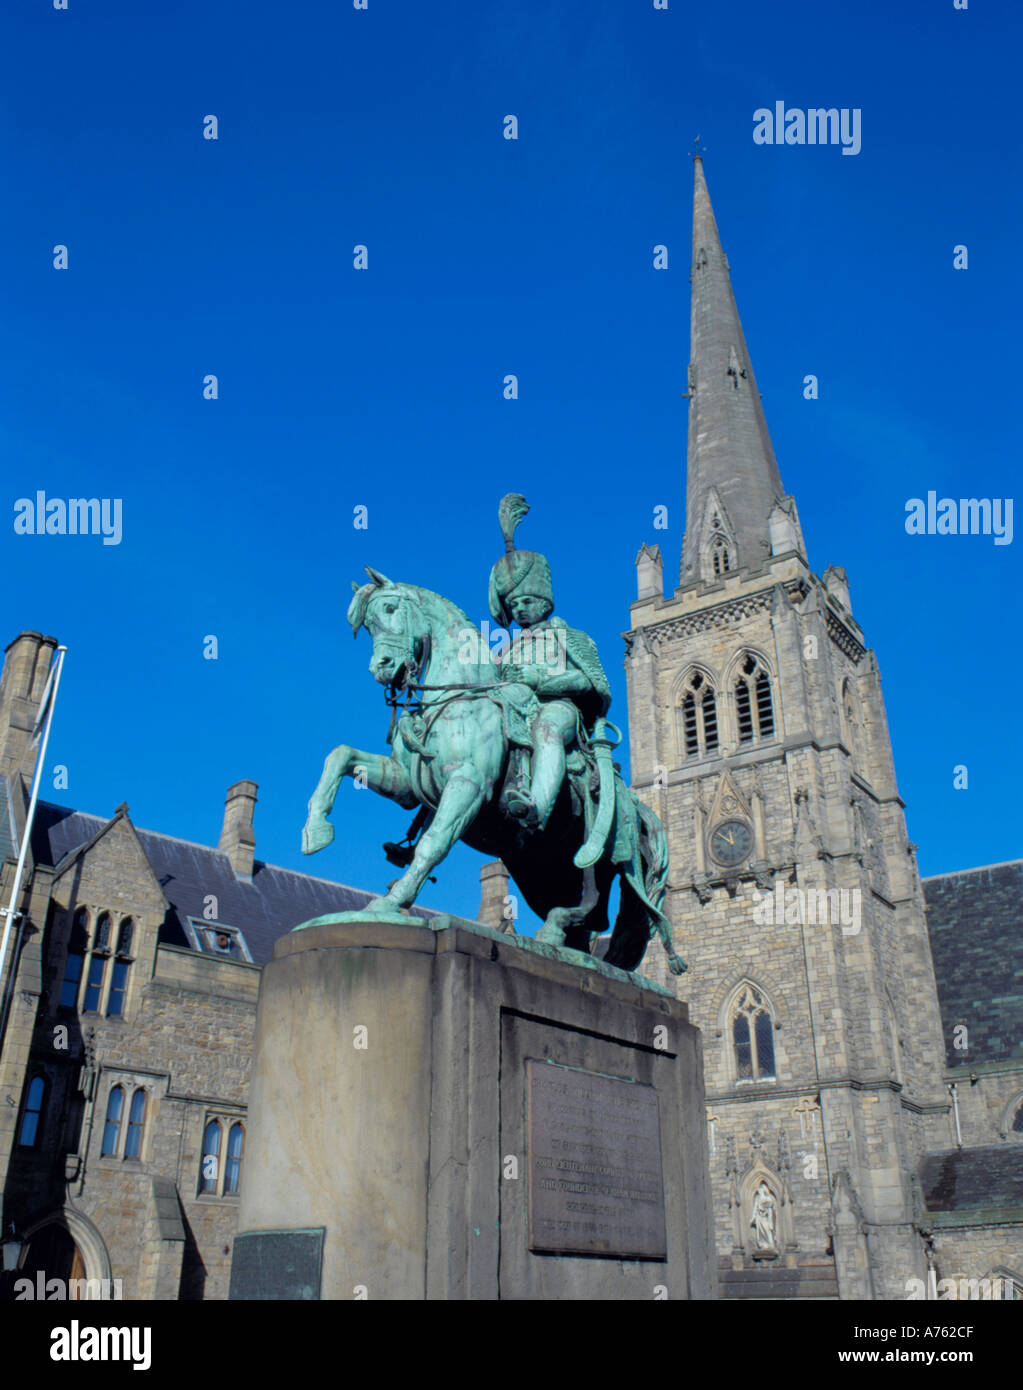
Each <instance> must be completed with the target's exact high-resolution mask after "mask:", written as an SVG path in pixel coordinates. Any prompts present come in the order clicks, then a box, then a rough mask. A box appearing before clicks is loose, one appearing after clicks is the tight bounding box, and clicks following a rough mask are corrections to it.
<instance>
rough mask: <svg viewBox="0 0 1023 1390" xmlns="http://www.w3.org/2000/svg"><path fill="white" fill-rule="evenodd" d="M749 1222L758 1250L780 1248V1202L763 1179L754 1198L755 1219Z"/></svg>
mask: <svg viewBox="0 0 1023 1390" xmlns="http://www.w3.org/2000/svg"><path fill="white" fill-rule="evenodd" d="M749 1224H750V1226H751V1227H752V1228H753V1239H754V1241H755V1243H756V1247H757V1249H758V1250H777V1249H778V1203H777V1202H776V1201H775V1198H774V1193H773V1192H772V1191H771V1189H770V1188H769V1187H768V1185H767V1183H766V1182H764V1181H763V1179H761V1181H760V1184H759V1186H758V1187H757V1190H756V1195H755V1196H754V1198H753V1220H752V1221H751V1222H750V1223H749Z"/></svg>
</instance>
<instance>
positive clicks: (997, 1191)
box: [920, 1143, 1023, 1211]
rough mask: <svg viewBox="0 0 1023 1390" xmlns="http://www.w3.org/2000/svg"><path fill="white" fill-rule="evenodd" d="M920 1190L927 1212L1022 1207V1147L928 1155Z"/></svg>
mask: <svg viewBox="0 0 1023 1390" xmlns="http://www.w3.org/2000/svg"><path fill="white" fill-rule="evenodd" d="M920 1186H921V1187H922V1189H923V1194H924V1201H925V1202H926V1203H927V1209H928V1211H970V1210H977V1209H982V1208H993V1207H1023V1143H1007V1144H988V1145H984V1146H983V1147H979V1148H976V1149H951V1150H949V1151H948V1152H947V1153H932V1154H928V1155H927V1157H926V1158H925V1159H924V1161H923V1163H922V1164H921V1165H920Z"/></svg>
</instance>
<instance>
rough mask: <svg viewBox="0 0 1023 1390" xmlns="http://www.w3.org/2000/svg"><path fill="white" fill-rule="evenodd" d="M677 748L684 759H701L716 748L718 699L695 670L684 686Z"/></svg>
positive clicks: (701, 675) (679, 714) (711, 688)
mask: <svg viewBox="0 0 1023 1390" xmlns="http://www.w3.org/2000/svg"><path fill="white" fill-rule="evenodd" d="M678 725H679V727H678V735H679V740H678V741H679V749H680V752H681V753H682V755H683V757H686V758H701V757H703V756H704V755H705V754H707V753H713V752H714V750H715V749H716V748H717V746H718V716H717V700H716V696H715V694H714V687H713V686H712V685H711V683H710V681H708V680H707V678H706V676H705V675H704V674H703V672H702V671H694V672H693V674H692V675H691V676H690V677H689V679H688V681H686V684H685V686H684V687H683V694H682V700H681V703H680V704H679V706H678Z"/></svg>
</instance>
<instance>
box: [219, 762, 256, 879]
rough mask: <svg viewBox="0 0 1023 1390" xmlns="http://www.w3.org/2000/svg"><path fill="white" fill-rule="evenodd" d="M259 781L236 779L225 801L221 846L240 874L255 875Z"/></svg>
mask: <svg viewBox="0 0 1023 1390" xmlns="http://www.w3.org/2000/svg"><path fill="white" fill-rule="evenodd" d="M257 791H259V786H258V785H257V783H255V782H235V784H234V786H233V787H228V789H227V801H226V802H225V803H224V828H223V830H222V831H221V832H220V840H219V842H218V844H217V849H222V850H224V852H225V853H226V854H227V857H228V858H229V859H230V861H231V867H232V868H233V869H234V872H235V875H236V877H237V878H244V879H251V878H252V865H253V862H254V861H255V857H256V832H255V830H253V828H252V813H253V811H254V810H255V807H256V792H257Z"/></svg>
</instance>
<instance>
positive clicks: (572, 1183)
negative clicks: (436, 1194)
mask: <svg viewBox="0 0 1023 1390" xmlns="http://www.w3.org/2000/svg"><path fill="white" fill-rule="evenodd" d="M526 1121H527V1130H528V1135H529V1248H530V1249H531V1250H548V1251H553V1252H560V1253H561V1254H583V1255H586V1254H589V1255H614V1256H617V1257H619V1258H621V1259H664V1258H666V1256H667V1248H666V1243H665V1231H664V1179H663V1173H662V1168H661V1130H660V1119H659V1114H658V1109H657V1092H656V1091H655V1089H654V1088H653V1086H647V1085H644V1084H642V1083H641V1082H635V1081H625V1080H621V1079H620V1078H618V1077H613V1076H602V1075H600V1074H598V1073H597V1072H590V1071H581V1070H579V1069H578V1068H576V1067H562V1066H557V1065H554V1064H553V1063H551V1062H537V1061H527V1062H526Z"/></svg>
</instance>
